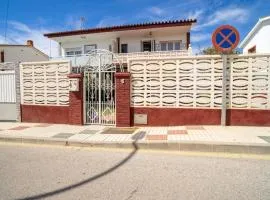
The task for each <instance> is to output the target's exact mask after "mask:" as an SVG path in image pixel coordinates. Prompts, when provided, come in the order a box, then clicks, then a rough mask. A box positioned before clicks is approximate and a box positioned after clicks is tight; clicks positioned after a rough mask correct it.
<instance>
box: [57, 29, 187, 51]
mask: <svg viewBox="0 0 270 200" xmlns="http://www.w3.org/2000/svg"><path fill="white" fill-rule="evenodd" d="M114 40H115V41H116V37H112V38H100V39H94V40H91V39H82V41H67V42H61V55H65V49H66V48H76V47H80V48H81V49H82V51H83V53H84V45H91V44H96V45H97V48H98V49H107V50H109V45H112V48H113V41H114ZM144 40H155V43H156V44H158V43H159V42H160V41H176V40H182V43H186V33H182V34H175V35H156V36H152V37H140V36H122V37H120V48H121V44H128V52H129V53H130V52H140V51H141V41H144ZM120 53H121V52H120ZM61 55H59V56H61Z"/></svg>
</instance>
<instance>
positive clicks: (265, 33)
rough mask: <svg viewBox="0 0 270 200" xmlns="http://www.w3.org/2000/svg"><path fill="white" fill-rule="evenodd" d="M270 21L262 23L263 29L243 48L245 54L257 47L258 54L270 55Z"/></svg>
mask: <svg viewBox="0 0 270 200" xmlns="http://www.w3.org/2000/svg"><path fill="white" fill-rule="evenodd" d="M269 36H270V20H268V21H265V22H263V23H262V25H261V27H260V28H259V29H258V30H257V31H256V32H255V33H254V34H253V35H252V36H251V39H250V40H249V41H248V42H247V43H246V44H245V46H244V48H243V52H244V53H248V50H249V49H250V48H252V47H254V46H255V45H256V53H270V37H269Z"/></svg>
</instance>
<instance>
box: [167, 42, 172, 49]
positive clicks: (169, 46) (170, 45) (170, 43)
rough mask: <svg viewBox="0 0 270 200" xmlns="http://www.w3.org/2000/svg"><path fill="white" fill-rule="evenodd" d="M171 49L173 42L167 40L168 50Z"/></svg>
mask: <svg viewBox="0 0 270 200" xmlns="http://www.w3.org/2000/svg"><path fill="white" fill-rule="evenodd" d="M172 50H173V42H168V51H172Z"/></svg>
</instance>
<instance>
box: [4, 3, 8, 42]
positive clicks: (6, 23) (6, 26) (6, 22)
mask: <svg viewBox="0 0 270 200" xmlns="http://www.w3.org/2000/svg"><path fill="white" fill-rule="evenodd" d="M8 11H9V0H7V10H6V21H5V43H7V28H8Z"/></svg>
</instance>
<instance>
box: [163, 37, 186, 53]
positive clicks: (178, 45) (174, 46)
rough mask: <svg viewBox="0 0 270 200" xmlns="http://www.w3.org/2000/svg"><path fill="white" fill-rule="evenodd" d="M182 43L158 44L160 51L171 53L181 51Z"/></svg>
mask: <svg viewBox="0 0 270 200" xmlns="http://www.w3.org/2000/svg"><path fill="white" fill-rule="evenodd" d="M181 43H182V41H181V40H180V41H166V42H160V50H161V51H173V50H181Z"/></svg>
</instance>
